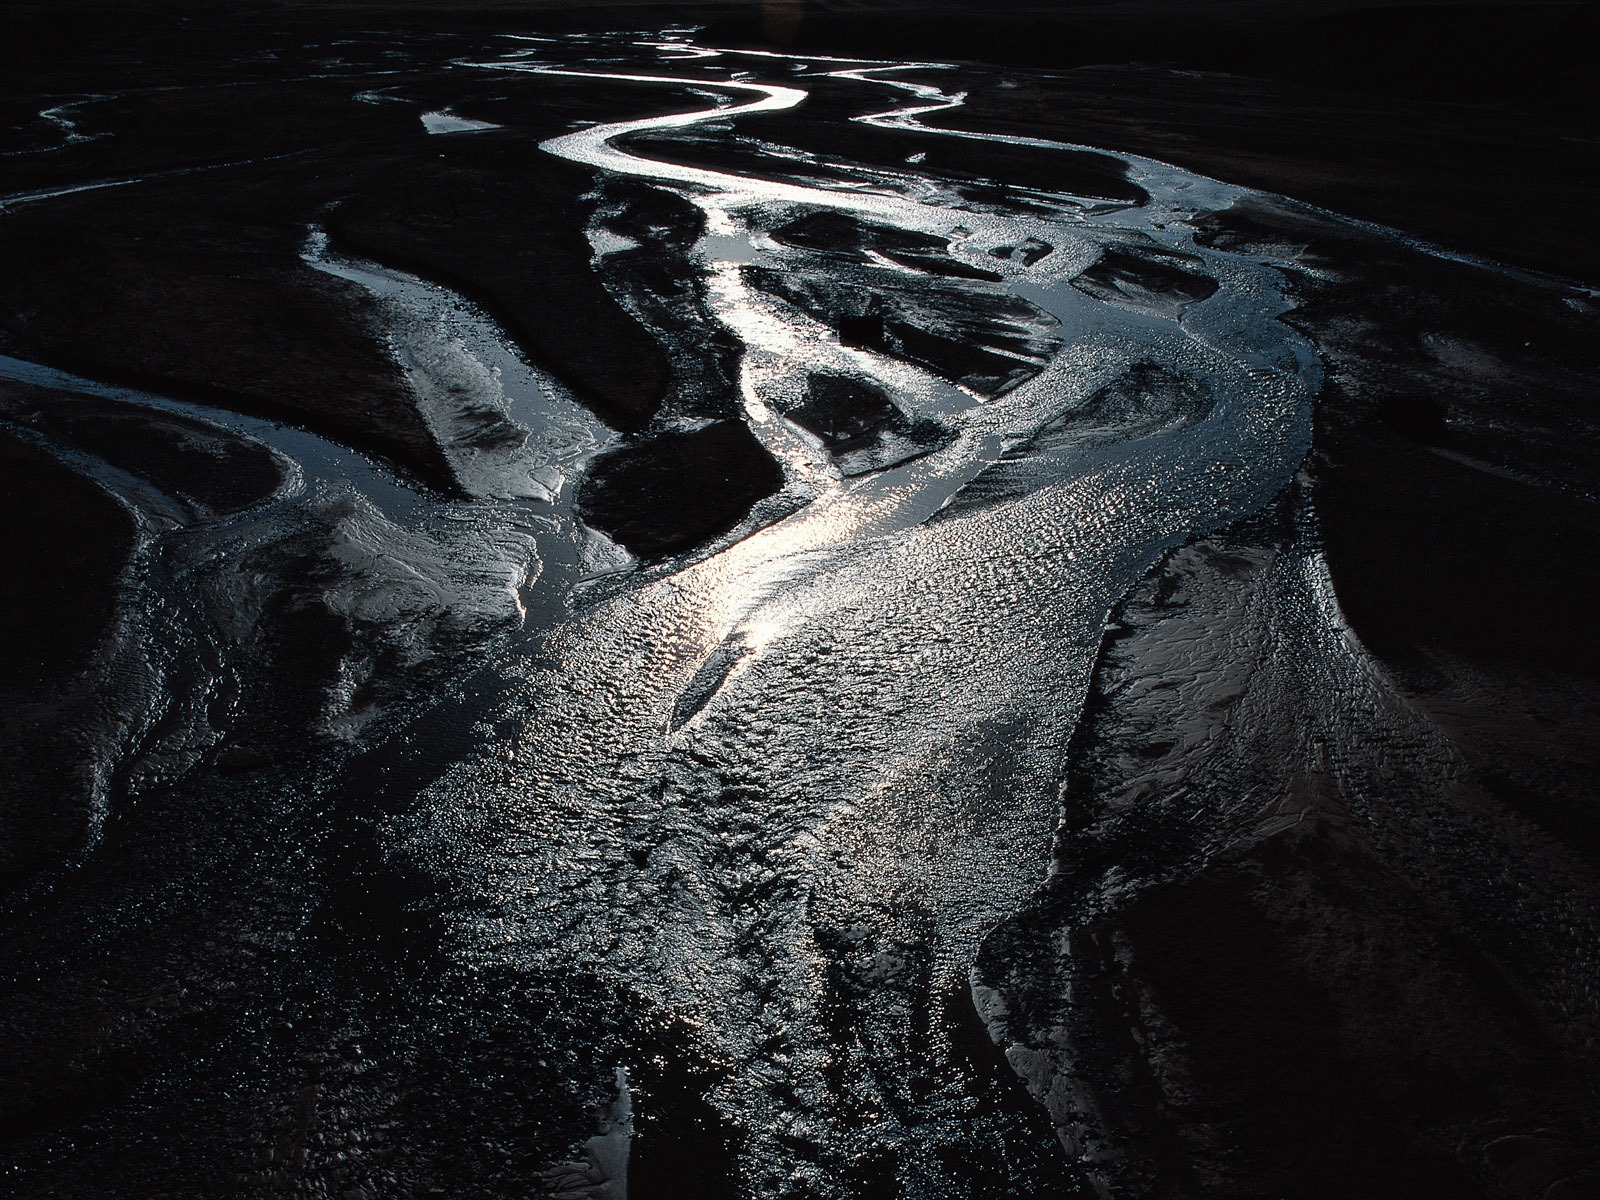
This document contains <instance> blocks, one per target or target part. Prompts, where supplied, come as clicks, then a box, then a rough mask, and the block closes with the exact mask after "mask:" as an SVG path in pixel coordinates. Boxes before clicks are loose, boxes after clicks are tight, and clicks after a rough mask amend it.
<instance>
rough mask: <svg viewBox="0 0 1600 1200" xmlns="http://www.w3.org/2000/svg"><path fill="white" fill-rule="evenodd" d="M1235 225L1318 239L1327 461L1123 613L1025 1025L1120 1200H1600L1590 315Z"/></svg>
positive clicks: (1283, 214) (994, 954) (1032, 954)
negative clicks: (1480, 1199) (1584, 927)
mask: <svg viewBox="0 0 1600 1200" xmlns="http://www.w3.org/2000/svg"><path fill="white" fill-rule="evenodd" d="M1207 237H1208V240H1211V241H1212V242H1214V243H1216V242H1225V243H1226V244H1230V245H1235V246H1240V245H1249V244H1258V245H1269V244H1279V245H1281V244H1283V243H1284V242H1285V241H1288V242H1290V243H1292V244H1299V245H1302V246H1303V247H1304V251H1303V252H1304V259H1303V266H1304V274H1303V275H1298V276H1297V281H1296V287H1295V291H1296V293H1297V295H1298V297H1299V306H1298V307H1297V308H1296V310H1295V311H1294V313H1293V314H1292V315H1291V317H1290V318H1289V319H1290V320H1292V321H1293V322H1294V323H1295V324H1296V325H1297V326H1298V327H1300V328H1302V329H1305V330H1306V331H1307V332H1308V333H1309V334H1310V335H1311V336H1312V337H1313V338H1314V339H1315V341H1316V344H1317V346H1318V347H1319V350H1320V351H1321V352H1322V354H1323V356H1324V360H1325V363H1326V369H1327V372H1328V374H1327V381H1326V384H1325V387H1324V390H1323V394H1322V396H1321V398H1320V400H1319V402H1318V408H1317V420H1316V438H1315V443H1314V446H1313V450H1312V453H1311V456H1310V458H1309V460H1308V462H1307V466H1306V469H1305V471H1304V472H1303V473H1302V475H1301V478H1300V480H1299V481H1298V482H1297V484H1296V486H1295V487H1294V488H1292V489H1291V490H1290V491H1289V492H1288V493H1287V494H1286V495H1284V496H1283V497H1282V498H1281V499H1280V501H1279V502H1278V503H1277V504H1276V505H1275V506H1273V507H1271V508H1269V509H1268V510H1267V511H1265V512H1263V513H1262V514H1260V515H1258V516H1257V517H1255V518H1253V519H1251V520H1250V521H1248V522H1245V523H1244V524H1243V525H1241V526H1239V527H1236V528H1234V529H1231V530H1228V531H1226V532H1224V533H1221V534H1218V535H1215V536H1212V537H1209V538H1205V539H1201V540H1199V541H1197V542H1195V543H1193V544H1191V545H1189V546H1186V547H1184V548H1182V549H1180V550H1178V551H1175V552H1174V553H1173V554H1171V555H1170V556H1169V557H1168V558H1167V560H1166V561H1165V562H1164V563H1163V564H1162V565H1161V566H1160V567H1159V568H1157V569H1156V570H1155V571H1153V572H1152V573H1151V574H1150V575H1149V576H1148V577H1147V578H1146V580H1145V581H1144V582H1143V583H1142V584H1141V585H1140V587H1139V588H1138V589H1136V590H1135V592H1134V594H1133V595H1132V596H1130V597H1129V598H1128V599H1127V600H1126V601H1125V602H1124V603H1123V605H1122V606H1121V607H1120V609H1119V611H1118V614H1117V618H1116V620H1115V622H1114V623H1113V626H1112V629H1111V632H1110V634H1109V636H1108V639H1107V643H1106V645H1105V648H1104V651H1103V655H1102V659H1101V662H1100V665H1099V668H1098V670H1097V672H1096V677H1095V684H1094V688H1093V691H1092V693H1091V697H1090V700H1089V704H1088V708H1087V711H1086V715H1085V717H1084V720H1083V723H1082V724H1081V725H1080V727H1079V729H1078V731H1077V735H1076V738H1075V743H1074V754H1073V761H1072V765H1071V768H1070V771H1069V776H1068V784H1067V793H1066V794H1067V800H1068V804H1067V808H1066V813H1065V819H1064V823H1063V826H1062V831H1061V834H1060V836H1059V838H1058V842H1057V846H1056V854H1055V865H1056V871H1055V874H1054V875H1053V878H1052V880H1051V883H1050V884H1049V886H1048V887H1047V888H1046V889H1044V891H1043V892H1042V893H1041V897H1040V899H1039V901H1038V903H1037V905H1036V906H1035V908H1033V909H1032V910H1031V911H1029V912H1028V913H1026V914H1024V915H1023V916H1021V917H1019V918H1018V919H1017V920H1015V921H1010V922H1005V923H1002V925H1001V927H1000V929H999V930H998V931H997V932H996V933H995V934H994V935H993V936H992V937H991V938H990V940H989V943H988V945H987V947H986V951H985V956H984V961H983V962H982V963H981V964H980V975H981V976H982V978H983V980H984V982H985V984H986V985H988V986H992V987H995V988H997V989H998V990H999V991H1000V992H1001V993H1002V994H1003V995H1004V996H1005V997H1006V1000H1007V1002H1008V1003H1009V1005H1010V1010H1009V1012H1007V1013H1006V1014H1005V1015H1003V1016H1002V1017H1000V1018H999V1019H998V1021H997V1022H996V1029H997V1032H999V1033H1000V1035H1001V1037H1002V1039H1003V1040H1004V1041H1005V1042H1007V1043H1008V1044H1013V1045H1014V1046H1016V1047H1018V1048H1019V1051H1018V1052H1014V1059H1015V1061H1018V1062H1019V1063H1021V1064H1022V1073H1023V1074H1024V1076H1025V1077H1026V1078H1027V1079H1028V1080H1029V1083H1030V1086H1031V1087H1032V1088H1033V1089H1034V1093H1035V1095H1037V1096H1038V1097H1039V1098H1040V1099H1041V1100H1043V1101H1044V1102H1045V1104H1046V1106H1047V1107H1048V1108H1049V1109H1050V1110H1051V1112H1052V1114H1053V1116H1054V1118H1055V1120H1056V1122H1057V1126H1058V1129H1059V1130H1060V1132H1061V1134H1062V1136H1063V1138H1064V1139H1065V1140H1066V1141H1067V1143H1068V1145H1069V1146H1071V1147H1072V1148H1073V1149H1074V1152H1075V1153H1076V1154H1077V1155H1078V1156H1079V1157H1080V1160H1081V1161H1082V1162H1083V1163H1084V1164H1085V1165H1086V1166H1088V1167H1089V1168H1090V1170H1091V1172H1092V1173H1094V1174H1095V1175H1096V1176H1098V1178H1099V1179H1100V1180H1101V1181H1103V1183H1104V1184H1105V1185H1106V1186H1108V1187H1109V1188H1110V1194H1113V1195H1117V1196H1150V1197H1163V1198H1168V1197H1190V1196H1217V1197H1222V1196H1230V1197H1233V1196H1269V1195H1295V1196H1306V1197H1322V1196H1326V1197H1329V1198H1330V1200H1332V1198H1334V1197H1344V1196H1350V1195H1358V1194H1359V1195H1365V1196H1383V1197H1388V1196H1394V1197H1402V1196H1404V1197H1412V1196H1423V1195H1427V1196H1433V1195H1437V1196H1441V1197H1442V1196H1450V1197H1468V1196H1484V1197H1496V1196H1502V1195H1515V1196H1519V1197H1520V1196H1547V1197H1554V1196H1561V1197H1567V1196H1590V1195H1594V1194H1596V1193H1597V1191H1600V1095H1597V1093H1596V1089H1595V1086H1594V1080H1595V1079H1596V1078H1597V1072H1596V1061H1595V1056H1596V1042H1595V1031H1596V1029H1597V1028H1600V1011H1597V1010H1596V1008H1595V1003H1594V997H1593V995H1592V994H1591V993H1590V992H1589V991H1588V989H1587V985H1586V984H1585V983H1582V982H1580V981H1581V980H1583V979H1585V978H1588V977H1590V976H1591V974H1592V972H1593V970H1594V966H1595V962H1594V947H1593V946H1592V945H1591V944H1586V943H1584V942H1582V940H1581V939H1580V940H1578V941H1574V940H1573V939H1571V938H1570V937H1568V936H1567V935H1566V934H1565V933H1564V932H1563V931H1564V930H1565V929H1567V928H1569V927H1570V926H1571V923H1572V922H1573V921H1578V922H1587V921H1589V920H1592V919H1593V918H1594V915H1595V911H1596V906H1597V903H1600V812H1597V810H1596V807H1595V803H1594V781H1595V779H1596V776H1597V771H1600V718H1597V714H1600V655H1597V653H1596V651H1597V648H1600V641H1597V639H1596V636H1595V632H1594V628H1593V623H1592V622H1591V621H1589V620H1588V619H1587V617H1586V616H1583V615H1581V614H1584V613H1585V612H1586V607H1587V604H1588V601H1589V598H1590V597H1591V596H1592V595H1593V594H1594V592H1595V588H1596V585H1597V584H1600V578H1597V574H1600V571H1597V566H1596V563H1597V562H1600V556H1597V555H1596V554H1595V549H1596V547H1597V546H1600V514H1597V512H1596V508H1595V501H1594V497H1595V495H1596V485H1597V483H1600V479H1597V477H1596V474H1595V470H1594V463H1595V462H1596V461H1597V460H1600V420H1597V419H1596V414H1595V411H1594V405H1593V396H1594V394H1595V392H1594V389H1595V381H1596V380H1597V379H1600V343H1597V341H1596V339H1595V338H1594V336H1593V331H1594V328H1595V319H1596V313H1595V311H1594V309H1593V306H1592V305H1590V304H1588V303H1581V302H1575V301H1573V300H1572V299H1571V297H1570V296H1567V297H1564V296H1563V295H1562V294H1561V293H1560V292H1559V291H1555V290H1551V289H1541V288H1533V287H1526V286H1524V285H1520V284H1516V283H1514V282H1509V281H1507V280H1506V279H1505V278H1504V277H1503V276H1498V275H1496V274H1493V273H1490V272H1488V271H1484V270H1480V269H1478V268H1475V267H1470V266H1463V265H1460V264H1456V263H1450V262H1439V261H1432V262H1429V261H1427V260H1425V259H1420V258H1418V257H1417V256H1414V255H1410V254H1407V253H1406V252H1404V251H1401V250H1399V249H1398V248H1397V247H1394V246H1393V244H1392V243H1391V244H1389V245H1387V246H1386V245H1385V244H1383V243H1381V242H1379V241H1377V240H1375V239H1371V238H1367V237H1365V236H1363V235H1361V234H1359V233H1355V232H1348V233H1340V232H1339V231H1337V230H1336V229H1332V228H1330V227H1328V226H1326V225H1325V224H1322V223H1320V222H1318V223H1312V222H1309V221H1306V220H1305V219H1304V218H1302V217H1300V216H1298V215H1296V214H1295V213H1294V212H1293V211H1292V210H1291V209H1288V208H1283V207H1279V206H1276V205H1273V204H1262V205H1259V206H1254V207H1252V208H1251V209H1250V210H1248V211H1238V210H1236V211H1234V212H1232V213H1225V214H1223V215H1222V216H1221V217H1220V218H1218V219H1217V220H1216V222H1215V223H1214V225H1213V227H1212V228H1211V230H1210V231H1209V233H1208V235H1207ZM1336 262H1337V263H1340V264H1343V266H1342V267H1341V268H1339V269H1337V270H1336V271H1335V270H1334V269H1333V264H1334V263H1336ZM1351 264H1360V265H1359V266H1352V265H1351ZM1330 271H1332V272H1333V274H1335V275H1336V276H1337V277H1338V282H1337V283H1333V282H1330V280H1329V277H1328V276H1327V275H1325V274H1324V272H1330ZM1419 348H1420V353H1419ZM1569 618H1571V619H1569Z"/></svg>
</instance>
